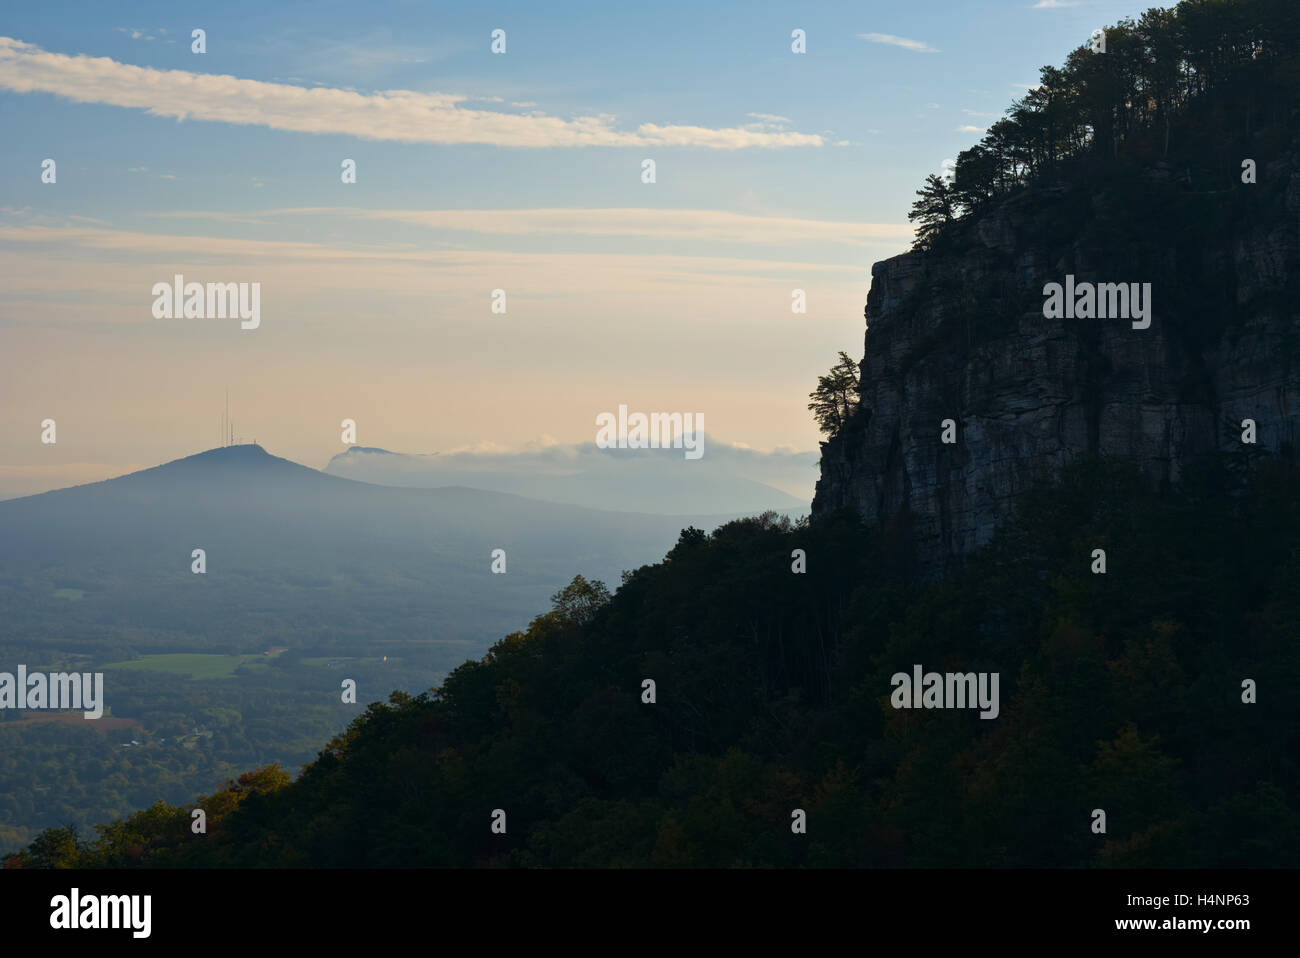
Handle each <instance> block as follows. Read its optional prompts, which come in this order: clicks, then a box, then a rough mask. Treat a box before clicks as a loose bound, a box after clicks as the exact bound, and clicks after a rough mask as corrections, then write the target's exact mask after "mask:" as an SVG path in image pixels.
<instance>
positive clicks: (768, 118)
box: [745, 113, 790, 126]
mask: <svg viewBox="0 0 1300 958" xmlns="http://www.w3.org/2000/svg"><path fill="white" fill-rule="evenodd" d="M745 116H748V117H753V118H754V119H755V120H758V121H760V122H762V123H770V124H772V125H773V126H785V125H787V124H788V123H789V122H790V118H789V117H786V116H777V115H776V114H775V113H746V114H745Z"/></svg>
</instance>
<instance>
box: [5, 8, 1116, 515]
mask: <svg viewBox="0 0 1300 958" xmlns="http://www.w3.org/2000/svg"><path fill="white" fill-rule="evenodd" d="M465 6H468V5H465ZM1141 9H1142V8H1141V7H1139V6H1135V5H1132V4H1128V3H1120V2H1111V0H1097V2H1088V0H1080V2H1078V3H1075V4H1061V3H1050V2H1049V3H1048V4H1047V5H1045V6H1044V5H1040V6H1039V7H1035V4H1034V0H1024V2H961V3H958V2H947V0H928V2H927V0H914V2H867V3H862V2H858V3H807V4H790V3H726V4H724V3H707V4H705V3H656V4H653V5H637V6H630V5H629V6H626V7H624V5H618V6H617V7H614V5H608V4H596V3H558V4H552V5H548V6H547V7H546V8H544V9H543V8H541V7H540V6H539V5H537V4H533V3H527V4H525V3H521V4H499V5H490V6H488V5H483V6H479V5H474V8H473V9H465V8H464V6H453V5H451V4H430V3H418V2H409V3H407V2H388V3H384V2H376V3H368V4H352V3H347V4H345V3H310V4H308V3H292V4H288V3H274V4H272V3H256V4H254V3H244V2H232V3H221V4H184V3H175V2H169V3H129V4H127V3H123V4H101V3H57V2H47V3H44V4H41V5H9V6H8V7H7V8H6V10H5V12H4V13H3V15H0V38H7V39H0V127H2V128H3V129H4V131H5V135H4V136H3V137H0V170H3V175H0V357H2V358H0V363H3V364H4V371H5V375H4V376H3V377H0V444H2V448H4V449H5V450H6V454H5V458H4V459H3V460H0V495H5V494H14V492H15V491H31V490H32V489H34V488H45V487H50V486H55V485H62V484H66V483H67V482H68V481H86V480H88V479H93V478H103V477H104V476H105V475H110V474H113V473H115V472H120V471H122V470H123V469H126V468H129V467H131V466H136V465H145V464H153V463H154V462H156V461H158V460H160V459H165V458H174V457H175V456H179V455H185V454H188V453H190V452H193V451H197V450H198V449H201V448H204V447H205V446H206V445H212V444H213V443H214V441H215V435H216V430H217V425H216V424H217V416H218V414H219V404H220V396H221V393H222V390H224V388H225V387H226V386H227V385H229V386H230V388H231V391H232V396H233V397H234V400H233V402H234V405H235V410H236V424H237V427H238V426H240V425H244V426H247V429H248V432H247V433H246V434H247V435H248V437H250V438H251V437H252V436H254V435H255V436H256V437H257V438H258V439H259V441H261V442H262V443H263V445H265V446H267V447H268V448H269V449H271V450H272V451H274V452H278V453H280V454H283V455H287V456H290V457H291V458H295V459H298V460H299V461H303V462H307V463H309V464H312V465H321V464H323V463H324V461H325V460H326V459H328V457H329V456H330V455H331V454H333V453H334V452H336V451H338V448H339V436H338V432H339V429H338V423H339V421H340V419H341V418H342V417H351V418H356V419H357V420H358V422H359V423H360V424H361V428H362V435H361V437H360V439H361V442H363V443H364V444H367V445H380V446H385V447H388V448H395V449H402V450H405V451H411V452H430V451H434V450H444V451H446V450H451V449H460V448H467V447H469V448H483V449H517V448H520V447H522V446H524V445H527V444H529V443H534V444H535V443H539V442H540V443H543V444H545V443H548V442H580V441H590V439H591V438H592V433H593V432H594V430H593V426H592V421H593V418H594V416H595V415H596V414H597V413H599V412H600V411H602V410H609V409H614V408H616V407H617V406H618V404H620V403H629V404H630V405H632V406H633V408H646V409H662V410H666V411H671V410H690V411H698V412H702V413H704V414H705V415H706V417H707V422H708V426H707V428H708V432H709V434H710V436H711V437H713V436H717V437H718V438H719V439H720V440H722V441H730V442H736V443H743V444H745V445H748V446H750V447H754V448H758V449H772V448H777V447H783V448H797V449H809V448H814V447H815V445H816V441H817V434H816V430H815V428H814V426H813V424H812V421H811V419H810V417H809V415H808V413H807V411H806V409H805V408H804V406H805V404H806V395H807V392H808V391H809V389H811V388H812V386H813V385H814V384H815V380H816V376H817V375H818V374H819V373H821V372H824V371H825V369H826V368H828V367H829V365H830V364H831V362H832V361H833V360H834V356H835V352H836V351H837V350H839V349H844V350H846V351H848V352H849V353H850V354H852V355H854V356H855V357H857V356H860V354H861V349H862V304H863V302H864V301H865V297H866V291H867V287H868V284H869V280H870V273H869V270H870V266H871V263H872V262H874V261H876V260H879V259H882V258H884V257H886V256H889V255H893V254H894V253H897V252H901V251H902V250H903V249H905V248H906V247H907V245H908V242H909V236H910V234H909V229H908V226H907V221H906V215H907V211H908V208H909V207H910V204H911V201H912V198H913V191H914V190H915V189H916V188H917V187H918V185H919V184H920V183H921V181H922V180H923V179H924V177H925V175H926V174H927V173H929V172H931V171H936V170H938V169H939V167H940V165H941V163H942V161H943V160H944V159H945V158H949V157H954V156H955V155H956V154H957V152H959V151H960V150H961V149H964V148H965V147H967V146H969V145H970V144H971V143H973V142H975V141H976V140H978V138H979V136H980V134H981V132H982V130H983V129H984V128H985V127H986V126H987V125H988V124H989V123H991V122H992V121H993V120H994V119H995V118H996V117H997V116H999V115H1000V114H1001V112H1002V111H1003V110H1004V109H1005V108H1006V107H1007V106H1008V105H1009V104H1010V103H1011V101H1012V100H1013V99H1014V98H1015V97H1017V96H1019V95H1022V94H1023V92H1024V91H1025V89H1026V86H1027V85H1028V84H1032V83H1033V82H1034V81H1035V80H1036V79H1037V76H1038V68H1039V67H1040V66H1042V65H1043V64H1048V63H1051V64H1058V63H1060V62H1061V61H1062V60H1063V59H1064V57H1065V55H1066V54H1067V53H1068V52H1069V50H1070V49H1072V48H1074V47H1075V46H1078V45H1080V44H1081V43H1083V42H1085V41H1086V39H1087V37H1088V35H1089V33H1090V32H1091V31H1092V30H1093V29H1094V28H1095V27H1098V26H1104V25H1106V24H1108V23H1111V22H1114V21H1115V20H1116V19H1118V18H1119V17H1122V16H1127V15H1137V14H1139V13H1140V12H1141ZM196 27H199V28H202V29H204V30H205V31H206V43H207V52H206V53H204V54H202V55H198V54H195V53H193V52H191V48H190V47H191V40H190V35H191V31H192V30H193V29H194V28H196ZM498 28H500V29H504V30H505V31H506V44H507V48H506V53H505V54H504V55H493V54H492V53H491V52H490V49H489V46H490V42H491V40H490V34H491V32H492V30H494V29H498ZM795 28H800V29H803V30H804V31H805V32H806V35H807V53H806V54H804V55H795V54H793V53H792V52H791V49H790V44H791V39H790V35H791V31H792V30H793V29H795ZM86 58H96V59H93V60H89V59H86ZM168 71H176V72H168ZM308 91H311V92H310V93H309V92H308ZM393 91H404V92H393ZM177 113H184V114H185V117H184V118H183V119H180V118H178V117H177V115H176V114H177ZM47 157H49V158H54V159H55V160H56V162H57V170H58V179H57V183H56V184H43V183H42V182H41V180H40V164H41V161H42V160H43V159H44V158H47ZM345 158H350V159H354V160H355V161H356V163H357V170H358V175H357V182H356V183H355V184H347V185H345V184H342V183H341V182H340V177H339V171H340V162H341V161H342V160H343V159H345ZM646 158H652V159H654V161H655V163H656V165H657V169H656V174H657V176H656V182H655V183H654V184H645V183H643V182H642V181H641V176H640V171H641V163H642V160H643V159H646ZM174 272H184V273H186V275H187V278H193V279H195V280H199V281H205V280H208V281H217V280H219V281H243V280H249V281H259V282H261V284H262V289H263V293H262V295H263V301H264V306H263V316H264V319H263V323H262V326H261V327H260V328H259V329H257V330H255V331H242V330H240V329H239V327H238V324H237V323H236V324H233V325H231V324H228V323H222V322H221V321H208V320H203V321H195V320H191V321H188V322H182V321H168V320H161V321H160V320H157V319H154V318H153V317H152V316H151V315H150V312H149V306H150V304H151V302H152V297H151V296H150V295H149V289H150V287H151V286H152V284H153V283H154V282H156V281H158V280H169V279H170V277H171V276H172V275H173V273H174ZM494 288H504V289H506V290H507V293H508V295H509V304H510V305H509V309H508V312H507V314H506V315H504V316H496V315H492V314H490V313H489V311H488V306H487V303H488V295H489V292H490V290H491V289H494ZM794 288H801V289H804V290H805V291H806V294H807V298H808V312H807V314H806V315H791V312H790V308H789V304H790V298H791V290H792V289H794ZM47 416H49V417H55V416H57V418H58V421H59V429H60V434H59V443H58V444H57V446H54V447H50V446H42V445H41V444H40V442H39V429H38V428H37V426H38V424H39V422H40V421H41V420H42V419H44V418H46V417H47ZM242 431H243V430H241V432H242Z"/></svg>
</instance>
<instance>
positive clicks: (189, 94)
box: [0, 37, 825, 150]
mask: <svg viewBox="0 0 1300 958" xmlns="http://www.w3.org/2000/svg"><path fill="white" fill-rule="evenodd" d="M0 89H7V90H13V91H15V92H18V93H51V94H54V95H55V96H60V97H64V98H66V99H69V100H74V101H76V102H78V103H101V104H106V105H109V106H118V107H126V108H133V109H141V110H145V111H146V112H148V113H149V114H151V115H153V116H161V117H173V118H175V119H178V120H184V119H194V120H207V121H211V122H216V123H231V124H238V125H251V126H264V127H269V128H271V129H275V130H288V131H294V132H300V133H335V134H345V135H351V136H356V137H360V138H362V139H367V140H387V141H393V142H403V143H439V144H468V143H479V144H489V145H493V146H506V147H525V148H539V147H575V146H628V147H632V146H635V147H645V146H695V147H706V148H709V149H717V150H738V149H745V148H751V147H764V148H773V147H798V146H822V145H823V144H824V143H825V141H824V139H823V138H822V137H821V136H820V135H818V134H808V133H795V132H788V131H767V130H755V129H749V128H744V127H730V128H716V129H715V128H709V127H701V126H682V125H672V126H661V125H658V124H654V123H642V124H641V125H640V126H638V127H637V128H636V129H635V130H621V129H618V128H616V127H615V119H616V118H615V117H614V116H613V115H611V114H605V113H602V114H598V115H596V116H578V117H570V118H567V119H566V118H563V117H558V116H549V115H546V114H542V113H529V114H526V115H519V114H513V113H499V112H493V111H489V110H479V109H469V108H466V107H465V106H463V104H464V103H465V102H466V101H467V100H468V99H469V98H468V97H465V96H461V95H455V94H445V93H418V92H415V91H412V90H383V91H379V92H375V93H369V94H365V93H359V92H356V91H350V90H342V89H337V88H333V87H316V88H307V87H300V86H292V85H288V84H283V83H267V82H263V81H260V80H249V79H241V78H239V77H233V76H226V75H218V74H208V73H192V72H189V71H186V70H154V69H151V68H148V67H137V66H133V65H131V64H126V63H120V62H118V61H116V60H113V59H111V58H109V57H89V56H66V55H64V54H60V53H49V52H47V51H45V50H42V49H41V48H40V47H37V46H34V45H33V44H30V43H24V42H22V41H20V40H15V39H12V38H10V37H0Z"/></svg>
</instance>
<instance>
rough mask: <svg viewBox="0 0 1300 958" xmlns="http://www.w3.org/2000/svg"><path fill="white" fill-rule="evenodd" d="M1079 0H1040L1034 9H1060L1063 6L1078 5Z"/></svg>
mask: <svg viewBox="0 0 1300 958" xmlns="http://www.w3.org/2000/svg"><path fill="white" fill-rule="evenodd" d="M1077 6H1079V0H1038V2H1037V3H1036V4H1034V6H1033V9H1034V10H1059V9H1061V8H1062V7H1077Z"/></svg>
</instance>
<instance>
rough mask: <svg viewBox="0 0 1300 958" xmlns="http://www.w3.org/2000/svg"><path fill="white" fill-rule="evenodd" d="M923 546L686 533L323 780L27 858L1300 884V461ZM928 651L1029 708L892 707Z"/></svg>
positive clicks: (1230, 469) (1039, 500) (251, 782)
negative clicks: (924, 564) (1016, 872)
mask: <svg viewBox="0 0 1300 958" xmlns="http://www.w3.org/2000/svg"><path fill="white" fill-rule="evenodd" d="M905 525H906V524H905V522H904V521H900V523H899V524H898V525H897V526H895V527H891V528H888V529H884V530H870V529H864V528H862V527H861V525H860V524H859V520H858V519H857V517H856V516H854V515H851V514H844V513H839V514H834V515H830V516H825V517H822V518H820V519H818V520H816V521H814V522H812V523H810V524H800V525H795V526H791V525H790V524H789V523H788V521H784V520H780V519H777V518H775V517H773V516H765V517H759V518H755V519H747V520H740V521H736V522H732V523H729V524H727V525H725V526H722V527H720V528H719V529H717V530H716V531H715V532H714V533H712V534H711V535H708V534H705V533H703V532H701V531H699V530H697V529H687V530H685V531H684V532H683V533H682V535H681V538H680V541H679V542H678V543H677V545H676V546H675V547H674V548H673V550H672V551H671V552H670V553H669V554H668V556H667V557H666V558H665V559H664V561H663V562H661V563H659V564H656V565H653V566H646V567H642V568H641V569H638V570H637V571H636V572H634V573H631V574H629V575H627V576H626V577H625V579H624V581H623V583H622V584H621V586H620V587H619V588H618V590H617V591H616V592H615V593H614V594H613V595H612V596H609V595H608V594H607V593H605V591H604V590H603V589H602V588H601V587H599V586H597V585H595V584H592V583H588V582H586V581H585V580H583V579H581V578H579V579H575V580H574V583H573V584H572V585H571V586H570V587H568V589H566V590H564V591H563V592H561V593H560V594H558V595H557V596H556V598H555V607H554V609H553V610H552V611H551V612H549V613H547V614H545V615H542V616H540V617H538V618H537V619H536V620H534V621H533V622H532V624H531V625H530V626H529V628H528V629H527V630H526V631H524V632H520V633H515V634H512V635H509V636H507V637H505V638H504V639H502V640H501V641H500V642H499V643H497V644H496V645H495V646H494V647H493V648H492V650H491V651H490V653H489V654H488V655H487V656H486V657H485V658H484V659H483V660H482V661H474V662H467V663H465V664H464V665H463V666H461V667H460V668H458V669H457V670H456V671H455V672H453V673H452V674H451V675H450V676H448V678H447V679H446V680H445V681H444V682H443V683H442V685H441V686H440V687H439V688H438V689H437V690H435V691H433V692H431V693H428V694H424V695H420V696H415V697H412V696H408V695H404V694H397V695H394V696H393V697H392V699H391V700H390V702H389V703H387V704H383V703H377V704H374V705H371V706H370V708H369V709H368V710H367V711H366V713H365V714H364V715H363V716H361V717H360V718H358V719H357V720H356V721H354V722H353V723H352V725H351V727H350V728H349V729H348V730H347V732H346V733H344V734H342V735H340V736H338V737H337V738H335V739H334V740H333V741H332V742H330V743H329V745H328V746H327V747H326V748H325V749H324V750H323V751H322V752H321V753H320V755H319V757H318V758H317V759H316V761H315V762H314V763H312V764H311V765H309V766H308V767H307V768H306V769H305V770H304V771H303V773H302V775H301V776H300V777H299V778H298V779H297V780H296V781H293V782H290V781H289V778H288V776H287V775H286V774H284V773H283V772H281V771H280V770H279V769H277V768H266V769H262V770H261V771H259V772H257V773H250V774H249V775H247V776H245V777H244V778H242V779H240V780H238V781H234V782H231V783H230V784H229V785H228V786H227V788H225V789H224V790H222V791H221V792H219V793H217V794H215V795H212V796H208V797H205V798H201V799H200V800H199V802H198V803H197V807H202V808H203V809H204V811H205V813H206V815H207V824H208V830H207V833H206V834H203V835H196V834H193V833H192V832H191V830H190V827H189V822H190V820H191V819H190V809H191V808H192V807H195V806H173V805H167V804H163V803H158V804H155V805H154V806H153V807H152V808H149V809H148V810H146V811H144V812H141V813H139V814H137V815H135V816H133V817H130V818H128V819H125V820H124V821H121V822H118V823H116V824H114V825H112V826H107V827H101V828H99V829H97V833H96V835H94V836H90V835H85V834H82V835H76V834H73V833H72V832H70V831H68V830H66V829H52V830H49V831H47V832H45V833H43V834H42V835H41V836H39V838H38V839H37V840H36V841H35V842H33V844H32V845H31V847H30V848H29V849H27V850H26V851H24V852H22V853H21V854H19V855H17V856H14V857H13V858H11V859H10V861H9V864H10V866H21V867H41V866H55V867H58V866H71V865H80V866H123V865H149V866H260V865H266V866H317V867H322V866H323V867H328V866H345V865H356V866H398V865H459V866H469V865H523V866H528V865H548V866H570V865H571V866H639V865H645V866H650V865H665V866H733V865H754V866H762V865H783V866H784V865H804V866H853V865H873V866H880V865H907V866H940V865H953V866H1015V865H1023V866H1071V865H1125V866H1197V865H1205V866H1211V865H1220V866H1246V865H1250V866H1269V865H1272V866H1294V865H1296V864H1300V816H1297V814H1296V807H1295V805H1296V796H1297V791H1296V790H1297V788H1298V787H1300V777H1298V774H1297V773H1298V771H1300V768H1298V760H1297V756H1300V715H1298V710H1297V708H1296V697H1295V695H1294V689H1295V687H1296V683H1297V682H1298V681H1300V647H1298V646H1297V643H1296V642H1295V640H1294V639H1295V635H1296V633H1297V626H1298V625H1300V550H1297V548H1296V543H1297V542H1298V541H1300V470H1298V469H1297V468H1296V466H1295V465H1294V464H1292V463H1287V462H1281V463H1279V462H1276V461H1263V462H1252V461H1250V460H1249V458H1245V457H1243V458H1240V459H1234V460H1225V461H1223V462H1220V463H1218V464H1216V465H1215V466H1214V467H1213V468H1207V470H1206V471H1205V472H1204V473H1202V474H1198V475H1193V476H1191V477H1189V480H1188V482H1187V484H1186V486H1185V488H1184V489H1183V490H1182V491H1180V492H1177V493H1173V492H1166V493H1164V494H1161V493H1159V492H1155V491H1152V490H1151V489H1150V488H1149V486H1148V485H1147V483H1146V482H1145V481H1144V480H1143V479H1142V477H1141V476H1140V475H1138V474H1137V473H1136V472H1134V471H1132V470H1130V469H1129V467H1127V466H1126V465H1124V464H1119V463H1113V462H1106V461H1102V460H1094V459H1089V460H1081V461H1079V462H1078V463H1076V464H1075V465H1074V466H1072V467H1070V468H1069V469H1067V470H1066V471H1065V472H1064V473H1063V475H1062V476H1061V477H1060V478H1059V481H1057V482H1056V483H1054V484H1045V485H1043V486H1041V487H1039V488H1038V489H1037V490H1035V491H1034V492H1032V493H1030V494H1029V495H1027V497H1026V499H1025V501H1024V503H1023V508H1022V509H1021V510H1020V512H1019V514H1018V517H1017V518H1016V519H1015V520H1014V521H1012V522H1010V523H1008V524H1007V525H1005V526H1004V527H1003V528H1002V529H1001V531H1000V532H999V534H998V535H997V537H996V538H995V540H994V541H993V542H992V543H991V544H990V545H989V546H988V547H987V548H986V549H984V550H983V551H981V552H980V553H979V554H978V555H976V556H975V557H974V558H973V559H972V560H971V561H970V562H968V564H967V565H966V566H965V568H964V569H963V571H962V572H961V573H960V574H959V575H958V576H956V577H954V578H953V579H951V580H950V581H947V582H943V583H936V582H919V581H914V580H913V579H912V577H911V576H910V574H909V569H908V563H907V559H906V556H907V547H906V541H907V530H906V528H905ZM1095 548H1104V549H1105V550H1106V551H1107V556H1108V568H1107V572H1106V573H1105V574H1096V573H1094V572H1093V571H1092V564H1093V560H1092V558H1091V555H1092V550H1093V549H1095ZM795 549H802V550H804V551H805V553H806V556H807V572H805V573H797V572H794V571H792V567H793V563H794V560H793V559H792V552H793V550H795ZM915 663H919V664H921V665H923V666H924V667H925V668H926V669H935V670H952V671H967V670H974V671H991V672H998V673H999V674H1000V676H1001V714H1000V716H999V717H998V718H997V719H996V720H994V721H986V720H981V719H980V718H979V717H978V715H977V714H976V713H975V712H974V711H967V710H951V709H935V710H899V709H895V708H893V707H892V706H891V704H890V692H891V690H892V687H891V684H890V676H891V675H892V674H893V673H895V672H897V671H908V670H910V669H911V667H912V666H913V664H915ZM645 679H653V680H654V681H655V683H656V688H657V696H656V698H657V700H656V701H655V702H654V703H653V704H647V703H645V702H644V701H643V693H642V682H643V680H645ZM1246 679H1252V680H1254V681H1255V682H1256V683H1257V685H1258V701H1257V703H1254V704H1246V703H1245V702H1243V691H1242V683H1243V681H1244V680H1246ZM1097 808H1100V809H1104V810H1105V811H1106V814H1107V820H1108V830H1107V833H1106V834H1104V835H1099V834H1094V833H1093V831H1092V830H1091V827H1090V826H1091V823H1092V818H1091V817H1090V816H1091V814H1092V811H1093V809H1097ZM494 809H501V810H503V811H504V812H505V813H506V823H507V830H506V833H505V834H494V833H493V831H492V830H491V827H490V826H491V822H492V813H493V810H494ZM794 809H803V810H805V811H806V813H807V822H808V826H807V834H796V833H794V832H793V831H792V828H791V814H792V811H793V810H794Z"/></svg>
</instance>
